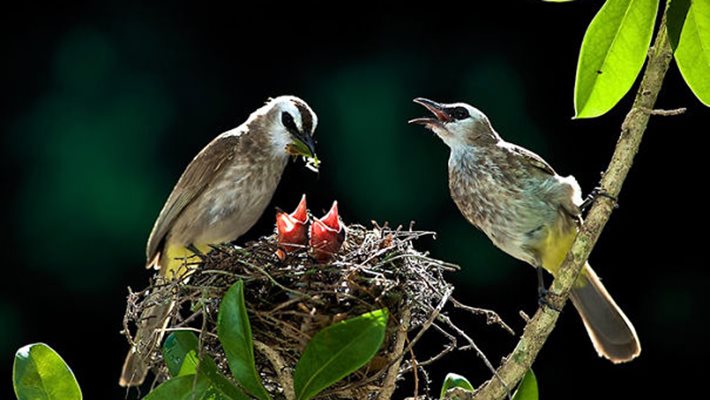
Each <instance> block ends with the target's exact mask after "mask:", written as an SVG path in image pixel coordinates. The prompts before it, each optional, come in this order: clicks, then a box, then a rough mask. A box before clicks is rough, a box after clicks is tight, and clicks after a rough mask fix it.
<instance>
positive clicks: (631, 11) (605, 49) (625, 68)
mask: <svg viewBox="0 0 710 400" xmlns="http://www.w3.org/2000/svg"><path fill="white" fill-rule="evenodd" d="M657 13H658V0H607V1H606V3H604V5H603V6H602V8H601V9H600V10H599V12H598V13H597V15H596V16H595V17H594V19H593V20H592V23H591V24H590V25H589V28H587V32H586V33H585V34H584V40H582V48H581V50H580V53H579V62H578V63H577V77H576V79H575V84H574V109H575V118H593V117H598V116H600V115H602V114H604V113H606V112H607V111H609V110H611V108H612V107H614V105H616V103H618V102H619V100H621V98H622V97H624V95H625V94H626V92H628V91H629V89H630V88H631V86H632V85H633V83H634V81H635V80H636V77H637V76H638V74H639V72H640V71H641V67H643V63H644V60H645V59H646V53H647V52H648V47H649V45H650V44H651V36H652V34H653V26H654V24H655V21H656V14H657Z"/></svg>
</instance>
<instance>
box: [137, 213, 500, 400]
mask: <svg viewBox="0 0 710 400" xmlns="http://www.w3.org/2000/svg"><path fill="white" fill-rule="evenodd" d="M433 235H434V233H433V232H423V231H415V230H412V229H411V227H410V228H409V229H402V228H401V227H400V228H398V229H390V228H388V227H386V226H385V227H380V226H377V225H376V224H375V225H374V226H373V228H371V229H367V228H365V227H363V226H361V225H351V226H349V227H348V229H347V238H346V242H345V244H344V246H343V249H342V250H341V251H340V253H339V254H338V255H337V256H336V258H335V259H334V260H333V261H332V262H330V263H328V264H319V263H317V262H316V261H314V260H313V259H311V258H310V257H309V256H308V254H307V253H306V252H305V251H302V252H297V253H295V254H289V255H288V257H287V258H286V259H285V260H283V261H281V260H279V258H278V257H276V256H275V252H276V250H277V248H276V238H275V236H274V235H271V236H267V237H263V238H261V239H259V240H257V241H254V242H250V243H248V244H246V246H244V247H242V248H239V247H234V246H231V245H226V246H224V245H223V246H218V247H215V248H214V250H213V251H211V252H210V253H209V254H207V255H203V256H195V257H194V259H188V260H186V261H187V262H188V263H189V264H193V265H194V268H195V270H194V272H193V273H192V274H191V275H190V279H189V282H188V283H180V284H178V283H176V282H172V283H168V284H153V285H151V286H150V287H148V288H146V289H145V290H143V291H141V292H137V293H131V294H130V295H129V297H128V305H127V309H126V315H125V318H124V326H125V328H126V329H125V330H124V332H125V333H126V336H127V337H128V339H129V341H131V338H130V334H129V329H128V328H129V327H130V326H135V324H136V322H137V321H139V319H140V315H141V312H142V311H143V310H144V309H145V308H146V307H150V306H151V305H152V304H156V303H163V304H165V303H166V302H170V301H175V302H176V304H177V307H175V308H174V309H173V310H174V311H173V315H172V318H171V322H170V324H169V326H168V327H167V329H166V330H167V331H171V330H180V329H189V330H193V331H196V332H197V333H199V336H200V341H201V350H202V351H203V352H204V353H205V354H209V355H210V356H212V357H213V358H214V359H215V360H216V361H217V364H218V366H219V368H220V369H221V370H222V372H223V373H224V374H225V376H231V374H230V373H229V369H228V367H227V363H226V358H225V356H224V353H223V351H222V348H221V346H220V345H219V341H218V340H217V328H216V324H217V312H218V309H219V302H220V299H221V298H222V296H223V295H224V293H225V292H226V291H227V289H228V288H229V287H230V286H232V285H233V284H234V282H236V281H237V280H240V279H241V280H242V281H243V282H244V285H245V301H246V305H247V309H248V313H249V319H250V322H251V327H252V333H253V337H254V346H255V356H256V364H257V370H258V371H259V373H260V374H261V377H262V380H263V382H264V384H265V387H266V388H267V390H268V391H269V392H270V393H271V394H272V396H273V397H274V398H276V399H279V398H281V399H283V398H285V399H291V398H293V396H292V390H293V389H292V387H293V385H292V380H291V375H292V373H293V368H294V366H295V365H296V362H297V361H298V359H299V358H300V355H301V353H302V351H303V349H304V348H305V346H306V344H307V343H308V342H309V340H310V339H311V337H313V335H314V334H315V333H317V332H318V331H320V330H321V329H323V328H325V327H327V326H329V325H331V324H333V323H335V322H338V321H341V320H344V319H348V318H352V317H356V316H358V315H361V314H363V313H366V312H369V311H373V310H376V309H381V308H387V309H388V310H389V313H390V317H389V323H388V327H387V335H386V339H385V342H384V344H383V346H382V348H381V349H380V352H379V354H378V355H377V356H376V357H375V358H374V359H373V360H372V361H371V362H370V363H369V364H368V365H366V366H365V367H363V368H361V369H360V370H358V371H356V372H355V373H353V374H351V375H350V376H348V377H346V378H345V379H344V380H342V381H340V382H338V383H336V384H334V385H332V386H331V387H329V388H327V389H326V390H325V391H324V392H322V393H321V394H320V395H318V396H317V398H318V399H342V398H347V399H355V398H356V399H368V398H379V399H387V398H389V397H390V396H391V395H392V391H393V390H394V388H395V386H396V381H397V379H398V378H400V377H401V376H402V375H403V374H405V373H407V372H411V371H417V370H418V369H419V368H420V367H423V366H426V365H427V364H429V363H432V362H434V361H436V360H438V359H439V358H441V357H442V356H443V355H444V354H445V353H447V352H450V351H452V350H454V349H457V348H458V349H462V348H464V349H466V348H468V349H477V348H476V347H475V344H474V343H473V341H471V340H470V338H468V336H466V334H465V333H464V332H463V331H461V330H460V329H458V328H457V327H456V326H455V325H453V323H452V322H451V321H450V320H449V319H448V317H446V316H445V315H443V314H441V310H442V308H443V307H444V305H445V304H447V302H450V303H453V304H454V306H458V307H462V308H466V309H468V310H469V311H472V312H475V313H483V314H484V315H486V316H487V317H488V322H489V323H492V322H498V323H500V324H502V321H500V319H499V318H498V316H497V315H496V314H495V313H493V312H492V311H488V310H481V309H475V308H471V307H467V306H464V305H462V304H460V303H458V302H456V301H455V300H453V299H452V298H451V293H452V292H453V289H454V288H453V286H452V285H451V284H450V283H448V282H446V280H445V279H444V273H445V272H447V271H454V270H457V267H456V266H455V265H452V264H449V263H446V262H443V261H440V260H436V259H433V258H430V257H429V256H428V255H427V254H426V253H423V252H420V251H417V250H416V249H415V248H414V245H413V242H414V241H415V240H416V239H418V238H421V237H423V236H433ZM437 323H439V324H441V325H437ZM503 325H504V324H503ZM432 326H433V327H435V328H437V329H436V330H437V331H439V332H440V333H441V334H442V335H443V337H445V338H446V339H447V340H445V341H443V342H444V345H443V346H442V349H441V350H440V351H439V353H438V354H436V355H435V356H434V357H431V358H430V359H429V360H425V361H421V362H417V361H416V356H415V350H416V349H414V345H415V343H416V342H417V341H418V340H419V339H420V338H421V337H422V335H423V333H424V332H425V331H427V330H428V329H430V328H431V327H432ZM456 337H460V338H461V337H463V338H464V339H465V340H466V341H467V343H466V344H465V345H463V346H461V347H458V346H457V344H456ZM403 359H404V361H403ZM149 363H150V367H151V369H152V371H153V372H154V373H155V375H156V381H155V383H159V382H161V381H163V380H165V379H167V378H168V377H169V375H168V371H167V368H166V367H165V365H164V363H163V362H162V356H161V352H160V349H159V348H155V349H152V350H151V351H150V356H149ZM420 371H421V370H420ZM417 376H418V374H416V373H415V374H414V381H415V386H418V385H419V383H418V377H417ZM426 381H427V380H426V379H424V382H425V383H426ZM422 386H423V387H424V390H425V391H428V390H427V388H426V385H425V384H424V385H422ZM416 390H419V389H415V391H416ZM415 393H416V392H415ZM377 396H379V397H377Z"/></svg>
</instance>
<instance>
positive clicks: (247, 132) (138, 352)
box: [119, 96, 318, 386]
mask: <svg viewBox="0 0 710 400" xmlns="http://www.w3.org/2000/svg"><path fill="white" fill-rule="evenodd" d="M317 122H318V119H317V117H316V114H315V113H314V112H313V110H312V109H311V108H310V107H309V106H308V104H306V102H305V101H303V100H301V99H299V98H298V97H294V96H281V97H277V98H274V99H270V100H269V101H268V102H267V103H266V104H265V105H264V106H263V107H261V108H259V109H258V110H256V111H254V112H253V113H252V114H251V115H250V116H249V118H247V120H246V121H245V122H244V123H243V124H242V125H240V126H238V127H236V128H234V129H232V130H230V131H227V132H224V133H222V134H221V135H219V136H217V137H216V138H215V139H214V140H212V141H211V142H210V143H209V144H207V146H205V148H203V149H202V151H200V152H199V153H198V154H197V156H195V158H194V159H193V160H192V161H191V162H190V164H189V165H188V166H187V168H186V169H185V171H184V172H183V174H182V176H181V177H180V179H179V180H178V182H177V184H176V185H175V187H174V188H173V191H172V193H170V196H169V197H168V200H167V201H166V202H165V205H164V206H163V209H162V211H160V215H159V216H158V219H157V220H156V221H155V225H154V226H153V230H152V232H151V233H150V237H149V238H148V245H147V249H146V256H147V259H146V260H147V261H146V266H147V267H148V268H155V269H157V270H159V272H160V279H162V280H163V281H164V282H167V281H171V280H175V279H184V278H185V277H186V276H187V274H188V273H189V272H190V268H191V267H190V266H189V265H188V263H187V262H186V260H187V259H188V258H189V257H191V256H193V254H194V253H195V252H197V253H207V252H209V251H210V249H211V247H210V245H215V244H220V243H226V242H231V241H233V240H236V239H237V238H239V237H240V236H242V235H243V234H244V233H246V232H247V231H248V230H249V229H250V228H251V227H252V226H253V225H254V224H255V223H256V221H257V220H258V219H259V217H260V216H261V215H262V213H263V212H264V210H265V209H266V206H267V205H268V204H269V202H270V200H271V197H272V195H273V194H274V191H275V190H276V186H277V185H278V183H279V181H280V180H281V175H282V173H283V171H284V168H285V167H286V164H287V162H288V159H289V157H292V156H293V157H303V158H305V159H306V160H307V166H308V167H309V168H317V166H318V159H317V157H316V155H315V142H314V140H313V132H314V130H315V128H316V125H317ZM193 263H194V262H193ZM172 307H173V304H156V305H154V306H151V307H149V308H147V309H146V310H145V311H144V312H143V314H142V315H141V319H140V320H141V322H140V323H139V326H138V330H137V332H136V335H135V338H134V346H133V347H132V348H131V350H130V352H129V353H128V356H127V357H126V361H125V363H124V365H123V371H122V373H121V378H120V380H119V384H120V385H121V386H138V385H140V384H141V383H143V381H144V379H145V376H146V374H147V372H148V371H147V368H146V363H145V361H144V357H145V356H146V354H149V350H150V349H152V348H153V347H154V346H156V345H157V344H159V342H160V340H161V339H162V329H163V327H164V326H166V324H167V323H168V322H169V321H168V320H169V315H170V311H171V309H172Z"/></svg>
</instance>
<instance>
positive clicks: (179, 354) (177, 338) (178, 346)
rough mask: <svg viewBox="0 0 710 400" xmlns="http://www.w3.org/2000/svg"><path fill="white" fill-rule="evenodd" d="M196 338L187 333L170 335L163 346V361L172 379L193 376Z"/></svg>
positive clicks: (195, 358)
mask: <svg viewBox="0 0 710 400" xmlns="http://www.w3.org/2000/svg"><path fill="white" fill-rule="evenodd" d="M198 346H199V341H198V339H197V336H196V335H195V334H194V333H192V332H188V331H178V332H173V333H171V334H170V335H169V336H168V338H167V339H165V343H164V344H163V359H164V360H165V364H166V365H167V366H168V371H170V375H172V376H173V377H176V376H182V375H193V374H194V373H195V372H196V371H197V364H198V360H199V359H198V355H197V352H198Z"/></svg>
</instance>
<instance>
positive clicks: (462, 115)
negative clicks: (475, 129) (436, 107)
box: [451, 107, 469, 120]
mask: <svg viewBox="0 0 710 400" xmlns="http://www.w3.org/2000/svg"><path fill="white" fill-rule="evenodd" d="M451 116H452V117H453V118H454V119H455V120H462V119H466V118H468V117H469V114H468V110H467V109H465V108H463V107H456V108H454V109H453V110H452V111H451Z"/></svg>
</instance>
